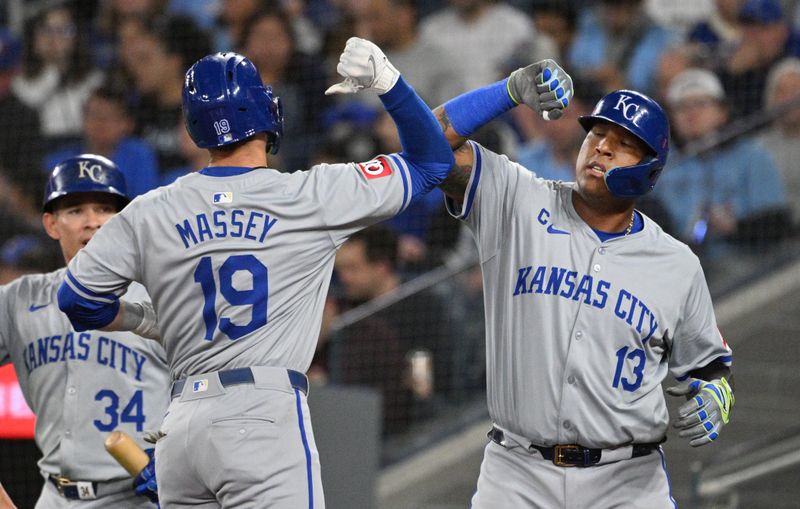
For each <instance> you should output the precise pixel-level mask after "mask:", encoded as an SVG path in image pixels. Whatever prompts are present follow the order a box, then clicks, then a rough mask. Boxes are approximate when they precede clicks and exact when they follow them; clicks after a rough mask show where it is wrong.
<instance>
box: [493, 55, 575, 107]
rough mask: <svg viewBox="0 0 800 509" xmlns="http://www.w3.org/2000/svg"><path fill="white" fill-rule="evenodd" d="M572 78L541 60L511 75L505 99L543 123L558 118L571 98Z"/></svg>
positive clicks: (552, 63) (548, 60) (553, 62)
mask: <svg viewBox="0 0 800 509" xmlns="http://www.w3.org/2000/svg"><path fill="white" fill-rule="evenodd" d="M573 93H574V92H573V87H572V78H571V77H570V75H569V74H567V72H566V71H564V69H562V68H561V66H559V65H558V64H557V63H556V62H555V61H554V60H550V59H547V60H541V61H539V62H535V63H533V64H531V65H529V66H527V67H522V68H520V69H517V70H516V71H514V72H512V73H511V76H509V78H508V95H509V96H510V97H511V99H512V100H513V101H514V102H515V103H517V104H525V105H527V106H528V107H530V108H531V109H532V110H534V111H535V112H536V113H538V114H539V115H540V116H541V117H542V118H544V119H545V120H555V119H557V118H560V117H561V116H562V114H563V111H564V110H565V109H566V108H567V106H569V102H570V100H571V99H572V95H573Z"/></svg>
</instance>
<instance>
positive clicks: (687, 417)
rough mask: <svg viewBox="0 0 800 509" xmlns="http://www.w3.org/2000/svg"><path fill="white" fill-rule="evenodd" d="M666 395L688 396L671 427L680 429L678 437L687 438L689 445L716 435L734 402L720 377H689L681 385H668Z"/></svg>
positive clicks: (703, 441) (726, 421)
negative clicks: (713, 378)
mask: <svg viewBox="0 0 800 509" xmlns="http://www.w3.org/2000/svg"><path fill="white" fill-rule="evenodd" d="M667 394H669V395H671V396H686V397H687V398H688V399H689V400H688V401H687V402H686V403H684V404H683V405H682V406H681V407H680V408H679V409H678V418H677V419H676V420H675V422H674V423H673V426H674V427H675V428H677V429H679V430H680V431H679V432H678V435H679V436H681V437H684V438H688V439H689V445H691V446H692V447H699V446H701V445H706V444H709V443H711V442H713V441H714V440H716V439H717V437H719V432H720V430H721V429H722V427H723V426H725V425H726V424H728V422H730V413H731V409H732V408H733V404H734V402H735V401H736V398H734V396H733V390H732V389H731V386H730V384H729V383H728V381H727V380H726V379H725V378H724V377H723V378H719V379H715V380H710V381H705V380H699V379H696V378H691V379H689V380H688V381H687V382H685V383H684V384H682V385H679V386H676V387H670V388H668V389H667Z"/></svg>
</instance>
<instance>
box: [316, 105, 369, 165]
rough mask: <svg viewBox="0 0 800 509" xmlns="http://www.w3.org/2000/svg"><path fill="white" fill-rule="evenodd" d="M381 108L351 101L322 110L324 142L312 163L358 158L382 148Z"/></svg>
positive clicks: (363, 157)
mask: <svg viewBox="0 0 800 509" xmlns="http://www.w3.org/2000/svg"><path fill="white" fill-rule="evenodd" d="M378 115H379V112H378V110H376V109H375V108H373V107H371V106H369V105H367V104H364V103H361V102H358V101H349V102H344V103H341V104H338V105H336V107H334V108H328V109H327V110H325V112H323V115H322V119H321V121H320V122H321V128H322V132H323V133H324V134H323V137H322V142H321V144H320V146H319V147H317V150H316V151H315V152H314V155H313V157H312V160H311V165H316V164H322V163H326V162H339V163H349V162H359V161H366V160H368V159H370V158H371V157H372V156H373V155H375V154H379V153H381V152H382V151H383V149H382V147H381V146H380V142H379V139H378V138H379V137H378V136H377V135H376V133H375V132H374V131H376V129H377V127H376V121H377V119H378Z"/></svg>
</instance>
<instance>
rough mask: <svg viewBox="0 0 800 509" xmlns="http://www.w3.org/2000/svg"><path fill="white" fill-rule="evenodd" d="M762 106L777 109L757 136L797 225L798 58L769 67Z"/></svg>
mask: <svg viewBox="0 0 800 509" xmlns="http://www.w3.org/2000/svg"><path fill="white" fill-rule="evenodd" d="M764 107H765V108H766V109H767V110H770V111H772V112H780V116H779V117H778V118H777V119H776V120H775V122H774V123H773V124H772V125H771V126H770V127H769V129H767V130H766V131H765V132H764V134H763V135H762V136H761V138H760V139H761V142H762V143H763V145H764V147H765V148H766V150H767V152H769V154H770V155H771V156H772V159H773V160H774V161H775V164H776V165H777V166H778V170H779V171H780V173H781V176H782V177H783V183H784V186H785V187H786V194H787V197H788V198H789V203H790V204H791V207H792V211H793V213H792V216H793V223H794V225H795V227H796V226H798V225H800V166H798V164H800V163H799V162H800V59H798V58H795V57H790V58H786V59H784V60H781V61H780V62H779V63H778V64H777V65H776V66H775V67H773V69H772V70H771V71H770V73H769V76H768V77H767V89H766V93H765V95H764Z"/></svg>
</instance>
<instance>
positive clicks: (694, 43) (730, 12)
mask: <svg viewBox="0 0 800 509" xmlns="http://www.w3.org/2000/svg"><path fill="white" fill-rule="evenodd" d="M741 1H742V0H714V9H713V10H712V11H711V13H710V15H709V16H708V19H706V20H705V21H701V22H699V23H697V24H696V25H694V26H693V27H692V28H691V29H690V30H689V33H688V35H687V37H686V39H687V41H688V43H689V46H690V47H691V48H692V52H693V53H694V54H695V55H696V57H697V59H698V61H697V62H696V63H697V64H703V66H712V65H717V63H718V62H719V60H720V59H726V60H727V59H728V58H729V57H730V55H731V54H732V53H733V51H734V50H735V49H736V48H737V47H738V46H739V44H740V42H741V40H742V26H741V23H740V22H739V5H740V3H741Z"/></svg>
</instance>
